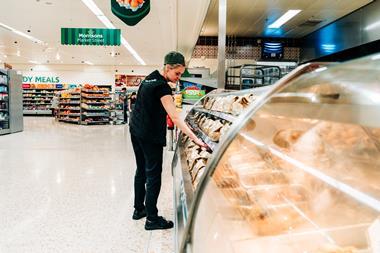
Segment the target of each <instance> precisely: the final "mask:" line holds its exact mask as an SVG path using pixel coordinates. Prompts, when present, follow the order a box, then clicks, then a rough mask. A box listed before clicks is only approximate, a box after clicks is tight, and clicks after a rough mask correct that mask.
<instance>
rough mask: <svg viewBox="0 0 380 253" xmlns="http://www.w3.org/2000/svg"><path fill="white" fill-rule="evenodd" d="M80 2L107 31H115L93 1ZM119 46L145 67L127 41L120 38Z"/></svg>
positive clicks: (83, 0) (84, 0)
mask: <svg viewBox="0 0 380 253" xmlns="http://www.w3.org/2000/svg"><path fill="white" fill-rule="evenodd" d="M82 2H83V3H84V4H85V5H86V6H87V8H89V9H90V10H91V11H92V12H93V13H94V14H95V16H96V17H97V18H98V19H99V20H100V21H101V22H102V23H103V24H104V25H105V26H106V27H107V28H109V29H115V26H114V25H113V24H112V23H111V21H110V20H109V19H108V18H107V17H106V16H105V15H104V14H103V12H102V11H101V10H100V9H99V7H98V6H97V5H96V4H95V3H94V1H93V0H82ZM121 44H122V45H123V46H124V47H125V48H126V49H127V50H128V51H129V52H130V53H131V54H132V55H133V57H135V59H136V60H137V61H138V62H139V63H140V64H141V65H146V63H145V62H144V60H143V59H142V58H141V57H140V56H139V54H138V53H137V52H136V51H135V50H134V49H133V48H132V47H131V45H129V43H128V42H127V40H126V39H125V38H124V37H123V36H121Z"/></svg>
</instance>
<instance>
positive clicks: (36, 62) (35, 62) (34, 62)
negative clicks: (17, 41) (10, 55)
mask: <svg viewBox="0 0 380 253" xmlns="http://www.w3.org/2000/svg"><path fill="white" fill-rule="evenodd" d="M29 62H30V63H33V64H41V63H39V62H38V61H29Z"/></svg>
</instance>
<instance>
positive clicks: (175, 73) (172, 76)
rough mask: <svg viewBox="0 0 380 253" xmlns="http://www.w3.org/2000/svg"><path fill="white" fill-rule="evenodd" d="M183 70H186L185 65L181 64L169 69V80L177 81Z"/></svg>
mask: <svg viewBox="0 0 380 253" xmlns="http://www.w3.org/2000/svg"><path fill="white" fill-rule="evenodd" d="M183 72H185V67H184V66H179V67H176V68H174V69H169V70H168V72H167V75H166V77H167V78H168V79H169V81H171V82H173V83H176V82H177V81H178V80H179V79H180V78H181V75H182V74H183Z"/></svg>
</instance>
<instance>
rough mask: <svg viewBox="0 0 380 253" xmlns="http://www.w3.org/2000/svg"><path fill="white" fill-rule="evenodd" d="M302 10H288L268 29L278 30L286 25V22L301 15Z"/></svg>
mask: <svg viewBox="0 0 380 253" xmlns="http://www.w3.org/2000/svg"><path fill="white" fill-rule="evenodd" d="M300 12H301V10H288V11H287V12H286V13H285V14H284V15H282V16H281V17H280V18H279V19H277V20H276V21H274V22H273V23H272V24H270V25H269V26H268V28H273V29H277V28H280V27H281V26H282V25H284V24H285V23H286V22H288V21H289V20H291V19H292V18H293V17H294V16H296V15H297V14H298V13H300Z"/></svg>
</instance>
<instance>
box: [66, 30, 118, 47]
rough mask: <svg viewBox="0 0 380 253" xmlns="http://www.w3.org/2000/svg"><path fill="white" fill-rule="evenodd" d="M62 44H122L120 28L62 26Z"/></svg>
mask: <svg viewBox="0 0 380 253" xmlns="http://www.w3.org/2000/svg"><path fill="white" fill-rule="evenodd" d="M61 44H62V45H84V46H120V29H101V28H61Z"/></svg>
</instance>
